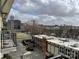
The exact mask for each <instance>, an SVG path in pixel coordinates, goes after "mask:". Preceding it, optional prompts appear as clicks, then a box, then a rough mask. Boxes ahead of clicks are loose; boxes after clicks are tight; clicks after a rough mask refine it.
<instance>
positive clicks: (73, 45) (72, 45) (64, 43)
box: [35, 35, 79, 51]
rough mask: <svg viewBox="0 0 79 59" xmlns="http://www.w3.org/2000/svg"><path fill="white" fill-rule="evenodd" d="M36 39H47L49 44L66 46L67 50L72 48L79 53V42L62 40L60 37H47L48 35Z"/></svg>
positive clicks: (68, 39) (67, 39)
mask: <svg viewBox="0 0 79 59" xmlns="http://www.w3.org/2000/svg"><path fill="white" fill-rule="evenodd" d="M35 37H38V38H41V39H42V38H43V37H45V38H46V39H47V41H48V42H51V43H55V44H57V45H61V46H65V47H67V48H71V49H74V50H77V51H79V41H77V40H74V39H70V38H60V37H54V36H47V35H35Z"/></svg>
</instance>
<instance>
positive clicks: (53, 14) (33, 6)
mask: <svg viewBox="0 0 79 59" xmlns="http://www.w3.org/2000/svg"><path fill="white" fill-rule="evenodd" d="M10 15H14V16H15V18H16V19H19V20H21V21H22V22H26V21H29V20H32V19H34V20H36V21H38V22H39V23H41V24H46V25H54V24H57V25H61V24H67V25H77V26H78V25H79V0H15V1H14V4H13V6H12V9H11V11H10Z"/></svg>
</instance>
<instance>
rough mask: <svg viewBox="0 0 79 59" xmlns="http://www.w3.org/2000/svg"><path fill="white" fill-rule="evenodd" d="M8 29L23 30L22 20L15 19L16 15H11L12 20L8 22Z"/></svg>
mask: <svg viewBox="0 0 79 59" xmlns="http://www.w3.org/2000/svg"><path fill="white" fill-rule="evenodd" d="M7 29H9V30H13V31H20V30H21V21H20V20H14V17H13V16H11V17H10V20H8V22H7Z"/></svg>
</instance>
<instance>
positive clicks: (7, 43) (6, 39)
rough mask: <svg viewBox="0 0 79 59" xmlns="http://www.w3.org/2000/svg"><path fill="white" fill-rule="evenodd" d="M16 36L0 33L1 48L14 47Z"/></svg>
mask: <svg viewBox="0 0 79 59" xmlns="http://www.w3.org/2000/svg"><path fill="white" fill-rule="evenodd" d="M16 43H17V42H16V34H15V33H11V31H7V30H6V31H3V32H2V33H1V48H2V49H5V48H12V47H16V45H17V44H16Z"/></svg>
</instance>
